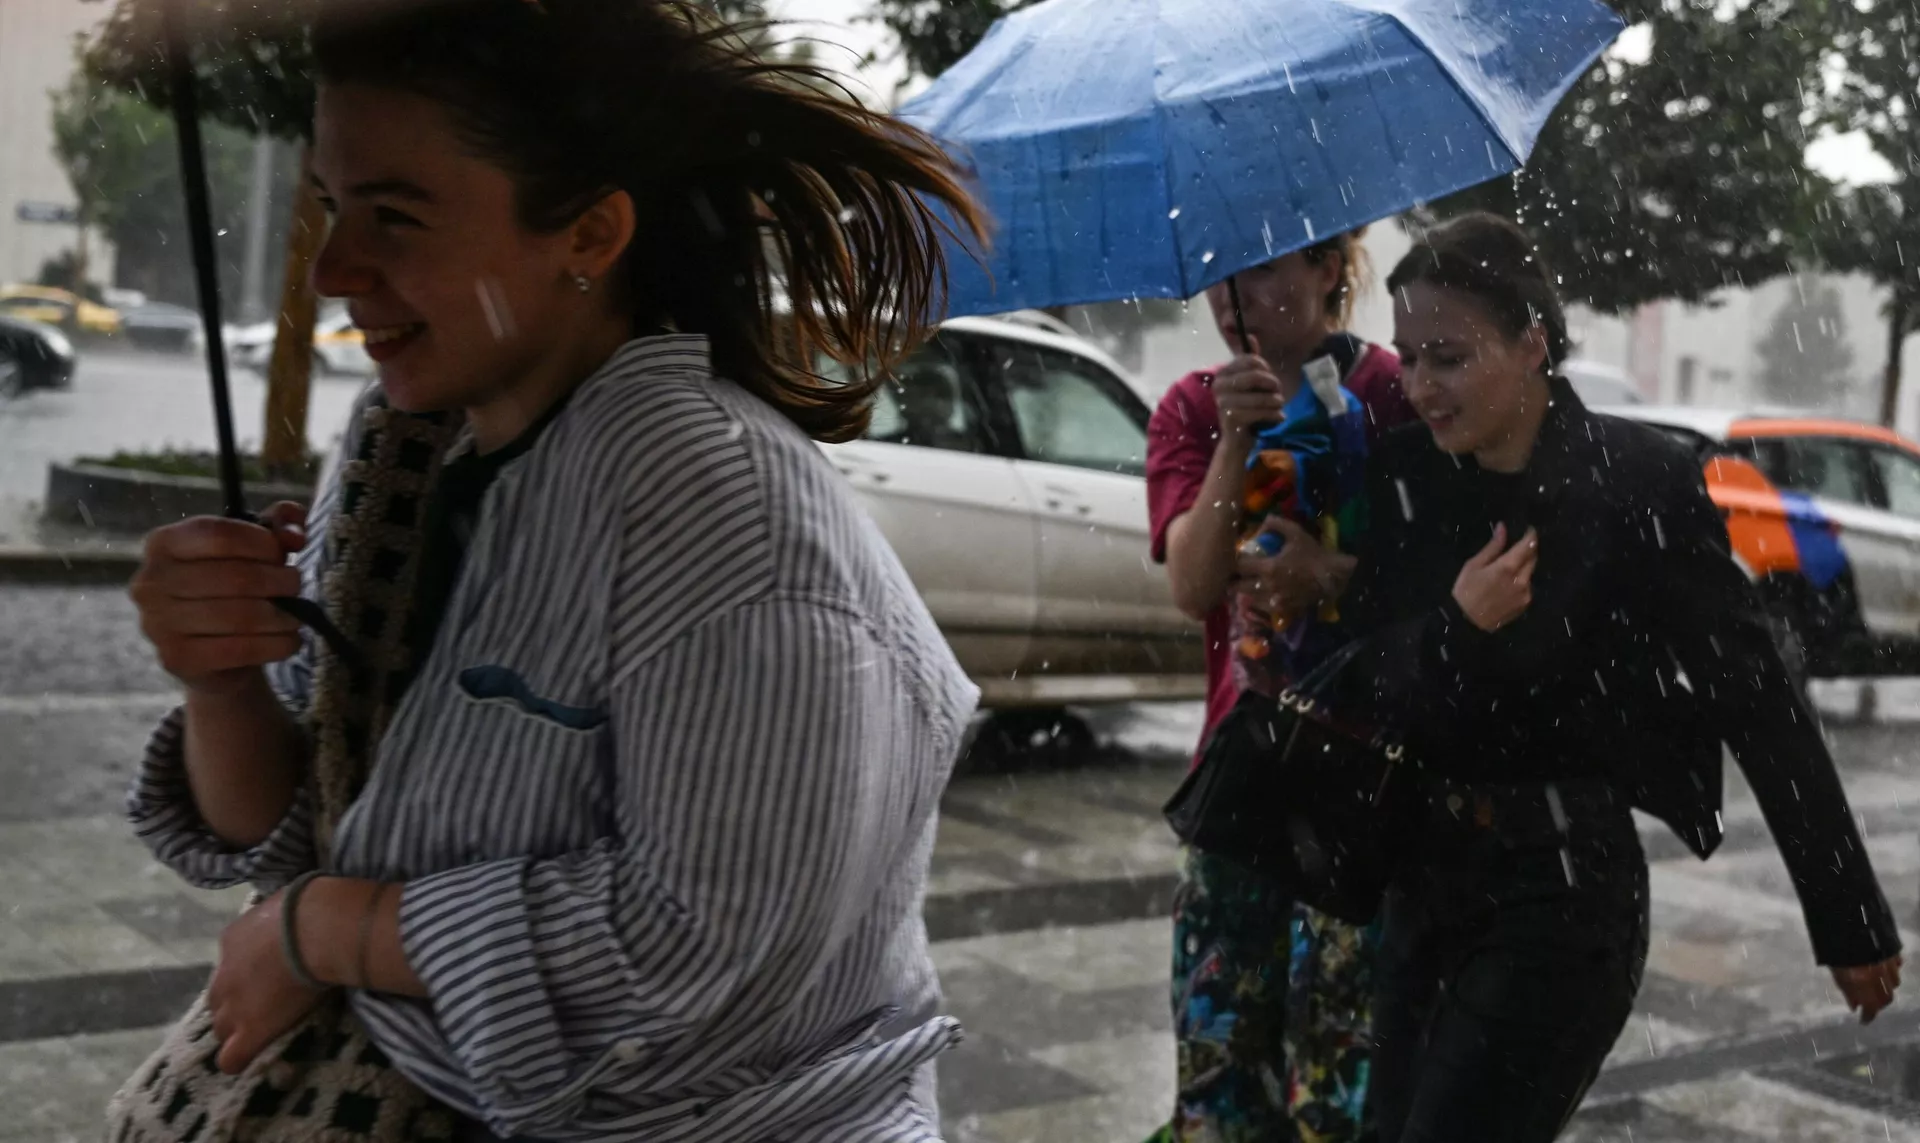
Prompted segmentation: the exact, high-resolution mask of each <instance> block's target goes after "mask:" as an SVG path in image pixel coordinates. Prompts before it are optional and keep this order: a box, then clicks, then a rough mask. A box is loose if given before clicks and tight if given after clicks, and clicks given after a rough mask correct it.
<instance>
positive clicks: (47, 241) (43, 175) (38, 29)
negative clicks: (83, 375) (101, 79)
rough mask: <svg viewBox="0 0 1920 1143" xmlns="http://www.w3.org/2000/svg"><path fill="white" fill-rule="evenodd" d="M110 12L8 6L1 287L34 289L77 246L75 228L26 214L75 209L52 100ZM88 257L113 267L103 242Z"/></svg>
mask: <svg viewBox="0 0 1920 1143" xmlns="http://www.w3.org/2000/svg"><path fill="white" fill-rule="evenodd" d="M106 12H107V5H105V4H87V3H82V2H81V0H0V283H4V282H20V281H32V280H33V279H34V278H35V277H36V276H37V275H38V274H39V273H40V267H41V265H42V264H44V263H45V262H46V261H48V260H49V259H51V258H55V257H57V256H59V255H60V254H61V253H62V252H63V251H67V250H71V249H73V248H74V247H75V246H76V245H77V240H78V237H79V235H78V233H77V228H76V227H75V226H74V225H72V224H71V223H64V222H35V221H28V220H25V219H23V218H22V217H21V214H22V212H23V210H24V211H25V212H27V213H29V214H32V213H34V212H37V211H42V210H44V209H46V208H71V207H72V206H73V205H74V194H73V187H72V186H71V185H69V184H68V182H67V176H66V172H65V171H63V170H62V169H61V167H60V163H59V161H58V160H57V159H55V158H54V155H53V123H52V112H53V104H52V93H53V92H54V91H56V90H58V89H60V88H63V87H65V86H66V85H67V82H68V81H69V80H70V79H71V78H72V75H73V68H74V44H75V40H76V38H77V37H79V36H81V35H84V34H85V33H86V32H88V31H90V30H91V29H92V28H94V27H95V26H96V25H98V24H99V23H100V21H101V20H102V19H103V18H104V17H105V15H106ZM88 255H89V261H90V262H91V263H92V265H93V266H95V267H97V268H105V267H109V266H111V265H112V261H111V258H110V255H109V252H108V251H107V250H106V248H105V244H104V243H103V242H102V241H101V240H100V238H99V237H98V235H97V234H96V235H94V236H93V237H91V238H90V239H89V242H88ZM94 277H96V278H104V275H102V274H99V273H97V272H96V274H95V275H94Z"/></svg>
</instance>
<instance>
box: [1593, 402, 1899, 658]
mask: <svg viewBox="0 0 1920 1143" xmlns="http://www.w3.org/2000/svg"><path fill="white" fill-rule="evenodd" d="M1612 411H1613V412H1616V413H1618V414H1619V415H1621V416H1625V417H1630V418H1633V419H1635V420H1640V421H1644V422H1646V423H1648V424H1651V425H1654V426H1656V427H1659V428H1661V429H1663V430H1665V431H1666V432H1668V433H1670V434H1672V435H1673V436H1674V437H1676V438H1677V439H1679V440H1681V441H1684V442H1685V443H1687V444H1688V445H1690V446H1691V447H1692V448H1693V449H1694V450H1695V451H1696V452H1698V453H1699V455H1700V457H1701V460H1702V462H1703V463H1704V464H1705V465H1706V476H1707V487H1708V491H1709V492H1710V493H1711V494H1712V496H1713V499H1714V503H1715V504H1717V505H1719V507H1720V511H1721V513H1722V514H1723V515H1725V516H1726V518H1727V530H1728V533H1729V534H1730V536H1731V537H1732V540H1733V549H1734V557H1735V558H1736V559H1737V560H1739V561H1740V564H1741V567H1742V568H1743V569H1744V570H1745V571H1746V573H1747V574H1748V575H1749V576H1750V577H1752V578H1753V580H1754V581H1755V582H1756V583H1758V584H1759V585H1760V587H1761V591H1762V594H1763V596H1764V597H1765V599H1766V601H1767V606H1768V609H1769V611H1770V612H1771V614H1772V616H1773V618H1774V620H1775V623H1776V625H1777V629H1778V631H1779V633H1780V637H1781V641H1782V649H1783V651H1784V652H1785V653H1786V655H1787V658H1788V659H1789V661H1790V663H1792V664H1793V665H1797V666H1803V668H1804V671H1805V673H1806V674H1808V675H1811V676H1814V677H1831V676H1837V675H1885V674H1910V673H1914V672H1916V671H1920V444H1916V443H1915V442H1913V441H1910V440H1907V439H1906V438H1904V437H1901V436H1899V435H1898V434H1896V433H1893V432H1891V431H1889V430H1887V429H1883V428H1880V427H1879V426H1877V425H1865V424H1859V423H1857V422H1853V421H1845V420H1837V419H1834V418H1830V417H1821V416H1816V415H1808V414H1800V413H1791V412H1780V413H1765V414H1747V413H1738V412H1719V411H1711V410H1701V409H1675V408H1652V407H1647V406H1639V407H1629V408H1621V409H1615V410H1612Z"/></svg>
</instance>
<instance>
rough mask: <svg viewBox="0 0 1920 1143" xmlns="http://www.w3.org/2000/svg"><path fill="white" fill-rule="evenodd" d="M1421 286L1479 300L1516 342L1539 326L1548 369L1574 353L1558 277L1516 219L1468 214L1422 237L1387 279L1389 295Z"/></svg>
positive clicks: (1415, 242) (1417, 239)
mask: <svg viewBox="0 0 1920 1143" xmlns="http://www.w3.org/2000/svg"><path fill="white" fill-rule="evenodd" d="M1415 282H1425V283H1427V284H1428V285H1432V286H1440V287H1443V288H1445V289H1449V290H1458V291H1460V292H1461V293H1463V294H1470V295H1472V296H1473V297H1475V298H1477V299H1479V300H1480V302H1481V304H1483V305H1485V306H1486V307H1487V310H1488V312H1489V313H1491V314H1492V315H1493V318H1494V320H1495V321H1496V322H1497V323H1498V324H1499V326H1500V328H1501V329H1502V330H1503V331H1505V332H1506V334H1507V335H1508V336H1510V337H1520V336H1522V335H1524V334H1525V333H1526V332H1527V330H1529V329H1531V328H1532V327H1534V326H1536V325H1537V326H1539V327H1540V328H1541V329H1542V330H1544V331H1545V332H1546V335H1547V368H1548V369H1555V368H1558V367H1559V366H1560V365H1561V364H1562V363H1564V362H1565V361H1566V360H1567V356H1568V355H1569V354H1570V353H1571V352H1572V350H1573V343H1572V340H1571V338H1570V337H1569V336H1568V334H1567V314H1566V310H1565V308H1564V307H1563V306H1562V305H1561V303H1560V292H1559V291H1558V290H1556V289H1554V286H1553V275H1552V274H1551V273H1550V272H1549V271H1548V269H1547V266H1546V264H1545V262H1543V261H1542V260H1541V257H1540V253H1539V250H1538V248H1537V247H1536V246H1535V245H1534V242H1533V239H1532V237H1530V236H1529V235H1528V234H1527V232H1526V231H1525V230H1523V229H1521V227H1520V225H1519V224H1518V223H1516V222H1514V221H1512V220H1511V219H1506V218H1502V217H1500V216H1499V215H1497V214H1488V213H1485V212H1476V213H1473V214H1463V215H1461V216H1460V217H1458V218H1455V219H1451V220H1449V221H1447V222H1444V223H1442V224H1440V225H1439V226H1436V227H1434V228H1432V229H1431V230H1427V231H1425V232H1424V233H1422V234H1420V235H1419V236H1418V237H1417V238H1416V239H1415V240H1414V243H1413V249H1411V250H1409V251H1407V253H1406V255H1405V256H1404V257H1402V258H1401V259H1400V261H1399V263H1397V264H1396V265H1395V266H1394V268H1393V273H1391V274H1389V275H1387V293H1388V294H1390V295H1397V294H1398V293H1399V292H1400V290H1401V289H1402V288H1403V287H1406V286H1410V285H1412V284H1413V283H1415Z"/></svg>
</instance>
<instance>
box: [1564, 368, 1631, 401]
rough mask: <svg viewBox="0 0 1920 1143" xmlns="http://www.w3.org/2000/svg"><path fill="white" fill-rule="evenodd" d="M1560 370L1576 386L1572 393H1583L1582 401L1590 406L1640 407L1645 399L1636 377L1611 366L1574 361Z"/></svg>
mask: <svg viewBox="0 0 1920 1143" xmlns="http://www.w3.org/2000/svg"><path fill="white" fill-rule="evenodd" d="M1560 371H1561V373H1563V374H1565V375H1566V378H1567V380H1568V381H1570V382H1572V383H1573V391H1574V392H1576V393H1578V394H1580V400H1581V401H1583V402H1585V403H1586V404H1587V405H1588V406H1589V407H1592V408H1598V407H1600V406H1602V405H1638V404H1641V403H1643V402H1644V401H1645V400H1646V398H1644V397H1642V396H1641V395H1640V387H1639V386H1638V385H1635V384H1634V382H1633V378H1632V377H1630V376H1628V375H1627V373H1626V372H1625V371H1624V370H1621V369H1616V368H1614V367H1613V366H1611V365H1602V364H1600V363H1599V362H1597V361H1582V360H1580V359H1578V358H1575V359H1574V360H1572V361H1569V362H1566V363H1565V364H1563V365H1561V367H1560Z"/></svg>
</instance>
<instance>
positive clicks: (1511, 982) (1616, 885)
mask: <svg viewBox="0 0 1920 1143" xmlns="http://www.w3.org/2000/svg"><path fill="white" fill-rule="evenodd" d="M1550 280H1551V279H1550V278H1549V277H1548V275H1547V274H1546V272H1545V270H1544V268H1543V267H1542V266H1541V265H1540V263H1539V261H1538V260H1537V259H1536V258H1535V256H1534V254H1533V251H1532V248H1531V243H1530V242H1529V241H1528V239H1527V237H1526V235H1525V234H1524V232H1522V231H1521V230H1520V229H1519V228H1518V227H1517V226H1515V225H1514V224H1512V223H1511V222H1508V221H1506V220H1504V219H1500V218H1495V217H1492V216H1488V215H1477V216H1469V217H1466V218H1462V219H1459V220H1457V221H1454V222H1452V223H1450V224H1448V225H1446V226H1443V227H1440V228H1438V229H1436V230H1434V231H1431V232H1430V233H1428V234H1427V235H1426V236H1425V237H1424V238H1423V239H1422V240H1421V241H1420V242H1418V243H1417V244H1416V245H1415V246H1414V248H1413V250H1412V252H1410V253H1409V254H1408V255H1407V256H1406V257H1405V258H1404V259H1402V260H1401V262H1400V264H1399V266H1398V267H1397V268H1396V269H1395V270H1394V272H1393V274H1392V276H1391V278H1389V280H1388V288H1389V291H1390V293H1391V294H1392V296H1393V298H1394V301H1395V319H1396V320H1395V333H1396V337H1395V341H1396V344H1397V347H1398V348H1399V351H1400V353H1401V357H1402V362H1403V368H1404V371H1405V385H1406V391H1407V395H1408V397H1409V398H1410V399H1411V400H1412V402H1413V404H1414V406H1415V407H1416V409H1417V410H1418V411H1419V413H1420V415H1421V418H1422V420H1423V421H1424V422H1425V427H1424V428H1422V427H1419V426H1409V427H1408V428H1406V429H1403V430H1401V431H1400V432H1398V433H1397V434H1395V435H1394V436H1392V437H1390V438H1389V439H1388V441H1387V442H1386V443H1385V444H1384V445H1383V447H1382V448H1381V449H1380V450H1378V452H1377V453H1376V454H1375V457H1374V458H1373V460H1372V461H1371V462H1370V467H1371V469H1372V473H1371V476H1370V479H1371V481H1372V489H1371V495H1370V500H1369V503H1370V511H1371V515H1372V531H1371V533H1370V536H1369V545H1370V548H1369V554H1368V555H1367V556H1366V557H1364V558H1363V560H1362V566H1361V568H1360V570H1359V572H1358V574H1357V576H1356V579H1355V583H1354V586H1353V589H1352V591H1351V592H1350V594H1349V597H1348V599H1347V600H1346V601H1345V603H1344V604H1343V609H1345V610H1346V611H1347V612H1348V615H1349V618H1350V619H1351V620H1353V621H1354V622H1355V623H1356V625H1357V626H1358V627H1359V629H1360V630H1362V631H1363V632H1367V633H1368V638H1367V640H1366V642H1365V648H1366V651H1365V653H1364V656H1363V658H1362V659H1361V660H1359V661H1357V662H1356V664H1355V667H1354V669H1353V670H1352V671H1351V673H1350V674H1348V675H1347V676H1346V677H1347V679H1348V680H1349V682H1348V684H1347V687H1348V690H1349V692H1350V693H1349V694H1348V695H1347V696H1346V697H1347V701H1348V702H1350V703H1352V704H1354V705H1355V706H1356V707H1357V708H1358V709H1362V710H1365V711H1367V712H1368V713H1369V714H1370V716H1371V717H1373V718H1375V719H1377V720H1380V721H1382V722H1383V723H1385V724H1388V725H1392V726H1395V727H1398V728H1399V729H1400V730H1401V731H1402V732H1403V734H1404V738H1405V745H1406V757H1407V759H1408V760H1409V761H1412V762H1415V763H1417V769H1416V770H1414V771H1412V772H1410V773H1409V774H1408V779H1409V784H1410V786H1411V787H1412V788H1413V790H1414V796H1413V797H1412V799H1411V801H1412V802H1413V803H1414V804H1415V806H1416V807H1417V808H1416V810H1415V813H1416V814H1417V817H1418V822H1417V824H1416V825H1414V826H1413V827H1412V828H1410V829H1409V831H1408V832H1407V834H1406V838H1407V841H1406V846H1407V848H1406V851H1405V853H1404V858H1403V861H1402V863H1401V867H1400V868H1401V870H1402V872H1401V873H1400V874H1399V875H1398V876H1397V877H1396V879H1395V881H1394V884H1393V886H1392V888H1391V890H1390V891H1389V893H1388V897H1387V903H1386V911H1385V934H1384V938H1383V948H1382V952H1381V958H1380V961H1379V964H1378V968H1377V970H1376V971H1377V980H1378V982H1379V984H1378V996H1377V999H1376V1006H1375V1020H1376V1027H1375V1040H1376V1055H1375V1062H1374V1081H1373V1082H1374V1091H1375V1093H1376V1094H1375V1100H1376V1103H1375V1108H1376V1115H1377V1117H1378V1121H1379V1126H1380V1135H1381V1139H1382V1141H1383V1143H1415V1141H1422V1143H1424V1141H1431V1140H1472V1141H1473V1143H1509V1141H1511V1143H1525V1141H1536V1140H1551V1139H1552V1138H1553V1137H1554V1136H1555V1135H1557V1134H1558V1132H1559V1131H1560V1129H1561V1128H1562V1127H1563V1126H1564V1124H1565V1122H1566V1120H1567V1117H1568V1116H1569V1115H1570V1114H1571V1112H1572V1111H1573V1109H1574V1108H1575V1107H1576V1106H1577V1105H1578V1103H1579V1100H1580V1097H1581V1095H1582V1093H1583V1092H1584V1091H1585V1089H1586V1086H1587V1085H1588V1084H1589V1083H1590V1082H1591V1081H1592V1079H1593V1077H1594V1075H1595V1074H1596V1073H1597V1071H1598V1069H1599V1067H1600V1064H1601V1061H1602V1060H1603V1059H1604V1058H1605V1057H1606V1055H1607V1052H1608V1050H1609V1049H1610V1048H1611V1046H1612V1044H1613V1041H1614V1039H1615V1038H1616V1037H1617V1036H1618V1035H1619V1032H1620V1029H1621V1027H1622V1026H1623V1025H1624V1023H1625V1021H1626V1018H1627V1015H1628V1013H1629V1011H1630V1009H1631V1007H1632V1004H1633V997H1634V993H1635V992H1636V991H1637V989H1638V987H1639V983H1640V975H1641V970H1642V968H1643V966H1644V964H1645V961H1646V951H1647V905H1648V902H1647V866H1646V858H1645V856H1644V855H1643V854H1642V853H1641V850H1640V845H1639V839H1638V836H1637V834H1636V832H1635V829H1634V823H1633V819H1632V817H1631V815H1630V813H1629V808H1630V807H1634V806H1637V807H1640V808H1642V809H1645V810H1647V811H1649V812H1651V813H1653V814H1655V815H1657V816H1659V817H1661V818H1662V819H1664V820H1665V821H1667V822H1668V823H1669V824H1670V825H1671V826H1672V827H1673V828H1674V829H1675V830H1676V831H1677V832H1678V833H1680V835H1681V836H1682V837H1683V838H1684V839H1685V840H1686V841H1687V842H1688V844H1689V845H1690V846H1692V847H1693V848H1694V850H1695V852H1696V853H1698V854H1699V855H1700V856H1702V857H1704V856H1706V854H1707V853H1709V852H1711V850H1712V849H1713V847H1714V846H1715V845H1716V844H1717V843H1718V841H1719V813H1718V810H1719V806H1720V789H1721V787H1720V759H1721V748H1720V744H1721V743H1722V742H1723V741H1724V742H1726V743H1727V744H1728V745H1730V746H1731V747H1732V748H1733V752H1734V754H1735V757H1736V758H1737V760H1738V762H1739V764H1740V767H1741V769H1742V770H1743V771H1744V773H1745V774H1746V776H1747V780H1748V781H1749V783H1750V784H1751V785H1752V787H1753V790H1754V793H1755V795H1756V796H1757V798H1758V800H1759V803H1760V808H1761V810H1762V812H1763V813H1764V814H1765V816H1766V819H1767V823H1768V825H1769V827H1770V828H1771V829H1772V831H1773V835H1774V837H1775V839H1776V840H1777V842H1778V844H1779V846H1780V849H1781V852H1782V854H1783V855H1784V856H1785V858H1786V862H1787V867H1788V869H1789V871H1790V872H1791V874H1792V877H1793V881H1794V885H1795V888H1796V890H1797V891H1798V894H1799V896H1800V900H1801V903H1802V908H1803V910H1804V913H1805V916H1806V922H1807V927H1808V930H1809V932H1810V933H1811V935H1812V938H1813V946H1814V952H1815V954H1816V956H1817V958H1818V959H1819V961H1820V963H1822V964H1824V965H1827V966H1829V967H1830V968H1831V969H1832V970H1833V975H1834V978H1835V980H1836V982H1837V983H1838V984H1839V987H1840V989H1841V991H1842V993H1843V994H1844V995H1845V996H1846V999H1847V1002H1848V1004H1849V1006H1850V1007H1852V1008H1855V1009H1857V1010H1859V1012H1860V1014H1861V1017H1862V1019H1863V1020H1870V1019H1872V1017H1873V1016H1874V1014H1875V1013H1877V1012H1878V1011H1879V1010H1880V1009H1881V1008H1882V1007H1884V1006H1885V1005H1886V1004H1887V1003H1888V1002H1890V1001H1891V999H1892V996H1893V991H1894V989H1895V988H1896V987H1897V986H1898V984H1899V965H1900V960H1899V957H1898V953H1899V937H1898V934H1897V930H1896V928H1895V925H1894V922H1893V919H1892V917H1891V915H1890V914H1889V912H1888V909H1887V905H1886V902H1885V900H1884V898H1883V897H1882V896H1881V893H1880V890H1879V887H1878V885H1877V883H1876V882H1875V880H1874V875H1873V870H1872V867H1871V865H1870V864H1869V862H1868V859H1867V854H1866V851H1865V850H1864V848H1863V847H1862V845H1861V840H1860V836H1859V834H1858V832H1857V831H1856V829H1855V828H1854V824H1853V821H1852V818H1851V817H1850V815H1849V812H1848V809H1847V802H1846V796H1845V794H1844V793H1843V792H1842V790H1841V788H1840V782H1839V779H1838V777H1837V775H1836V774H1835V771H1834V766H1833V762H1832V759H1831V758H1830V757H1829V755H1828V753H1827V749H1826V747H1825V745H1824V742H1823V740H1822V738H1821V735H1820V732H1819V728H1818V726H1817V724H1816V723H1815V720H1814V717H1813V715H1812V714H1811V712H1810V711H1809V710H1808V708H1807V706H1806V704H1805V702H1804V701H1803V699H1802V697H1801V695H1800V694H1799V692H1798V691H1797V690H1796V688H1795V687H1794V686H1793V684H1792V683H1791V682H1790V681H1789V680H1788V676H1787V673H1786V671H1785V670H1784V669H1783V667H1782V666H1781V662H1780V658H1779V656H1778V654H1777V652H1776V650H1775V647H1774V645H1773V643H1772V641H1771V638H1770V636H1769V633H1768V627H1767V624H1766V621H1765V617H1764V615H1763V613H1762V611H1761V608H1760V604H1759V601H1758V599H1757V597H1756V594H1755V593H1754V591H1753V590H1752V588H1751V586H1750V585H1749V584H1748V582H1747V581H1746V578H1745V577H1744V575H1743V574H1742V573H1741V572H1740V571H1739V569H1738V568H1737V566H1736V565H1735V563H1734V562H1733V559H1732V555H1731V553H1730V551H1729V548H1728V541H1727V532H1726V527H1725V525H1724V524H1723V522H1722V520H1721V518H1720V516H1719V514H1718V513H1717V511H1716V510H1715V508H1714V505H1713V504H1712V502H1711V501H1710V500H1709V499H1708V497H1707V492H1706V487H1705V482H1704V480H1703V477H1702V472H1701V465H1700V462H1699V460H1698V459H1697V458H1696V457H1695V456H1693V455H1692V454H1691V453H1690V452H1689V451H1688V450H1686V449H1685V448H1683V447H1682V446H1680V445H1679V444H1677V443H1674V442H1672V441H1670V440H1668V439H1667V438H1665V437H1664V436H1662V435H1661V434H1659V433H1658V432H1656V431H1654V430H1651V429H1648V428H1645V427H1642V426H1638V425H1634V424H1632V423H1629V422H1626V421H1621V420H1616V419H1614V418H1610V417H1602V416H1596V415H1595V414H1593V413H1590V412H1588V411H1587V410H1586V409H1585V408H1583V407H1582V406H1581V404H1580V402H1579V400H1578V398H1576V397H1575V396H1574V394H1573V391H1572V389H1571V387H1570V386H1568V385H1567V383H1566V382H1565V381H1564V380H1561V379H1559V378H1557V377H1555V376H1554V373H1553V369H1554V366H1555V365H1557V364H1558V363H1559V362H1560V361H1561V360H1562V358H1563V356H1564V354H1565V353H1566V350H1567V334H1566V322H1565V318H1564V316H1563V314H1562V311H1561V308H1560V304H1559V301H1558V300H1557V299H1556V298H1555V296H1554V291H1553V288H1552V286H1551V285H1550V284H1549V283H1550Z"/></svg>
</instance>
